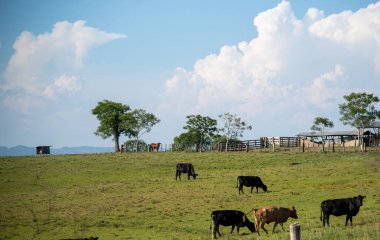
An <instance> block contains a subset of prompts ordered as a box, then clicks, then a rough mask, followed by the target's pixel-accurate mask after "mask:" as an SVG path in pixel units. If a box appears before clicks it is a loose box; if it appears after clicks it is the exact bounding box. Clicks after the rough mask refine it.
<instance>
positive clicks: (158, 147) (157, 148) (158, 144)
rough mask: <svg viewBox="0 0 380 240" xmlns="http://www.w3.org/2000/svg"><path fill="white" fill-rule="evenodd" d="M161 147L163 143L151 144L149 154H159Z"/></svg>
mask: <svg viewBox="0 0 380 240" xmlns="http://www.w3.org/2000/svg"><path fill="white" fill-rule="evenodd" d="M160 146H161V143H151V144H149V152H154V151H156V152H158V150H159V149H160Z"/></svg>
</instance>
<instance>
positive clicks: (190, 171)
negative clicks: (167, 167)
mask: <svg viewBox="0 0 380 240" xmlns="http://www.w3.org/2000/svg"><path fill="white" fill-rule="evenodd" d="M181 173H187V179H188V180H190V176H192V177H193V179H196V178H197V176H198V174H196V173H195V171H194V167H193V164H191V163H177V166H176V171H175V180H176V181H177V177H179V180H181Z"/></svg>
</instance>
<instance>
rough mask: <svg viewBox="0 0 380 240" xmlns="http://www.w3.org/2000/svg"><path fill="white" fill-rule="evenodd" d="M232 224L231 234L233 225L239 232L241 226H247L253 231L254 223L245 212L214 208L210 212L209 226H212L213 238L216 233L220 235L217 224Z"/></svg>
mask: <svg viewBox="0 0 380 240" xmlns="http://www.w3.org/2000/svg"><path fill="white" fill-rule="evenodd" d="M220 225H222V226H232V228H231V234H232V232H233V231H234V229H235V227H236V230H237V233H238V234H239V229H240V228H241V227H247V228H248V229H249V230H250V231H251V232H255V231H256V229H255V224H254V223H253V222H251V221H249V219H248V217H247V216H246V214H245V213H243V212H241V211H238V210H216V211H213V212H212V213H211V226H210V229H212V228H213V231H212V234H213V238H216V233H218V234H219V236H222V235H221V234H220V232H219V226H220Z"/></svg>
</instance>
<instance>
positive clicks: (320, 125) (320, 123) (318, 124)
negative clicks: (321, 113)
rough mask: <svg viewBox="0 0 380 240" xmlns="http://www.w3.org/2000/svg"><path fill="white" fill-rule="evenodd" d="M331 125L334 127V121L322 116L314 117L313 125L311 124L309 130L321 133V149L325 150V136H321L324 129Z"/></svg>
mask: <svg viewBox="0 0 380 240" xmlns="http://www.w3.org/2000/svg"><path fill="white" fill-rule="evenodd" d="M332 127H334V123H333V122H332V121H330V119H328V118H324V117H316V118H314V121H313V125H312V126H311V130H313V131H319V132H320V133H321V138H322V151H325V138H324V137H323V136H324V134H325V129H326V128H332Z"/></svg>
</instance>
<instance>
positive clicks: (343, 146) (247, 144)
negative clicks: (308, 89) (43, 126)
mask: <svg viewBox="0 0 380 240" xmlns="http://www.w3.org/2000/svg"><path fill="white" fill-rule="evenodd" d="M125 150H126V152H136V151H137V150H136V148H135V147H127V149H125V147H123V148H122V151H125ZM373 150H375V151H378V150H379V146H378V144H377V146H368V145H367V146H366V147H365V149H364V151H373ZM138 151H139V152H148V151H149V147H148V145H146V144H141V145H139V146H138ZM156 151H157V152H181V151H185V152H196V151H198V152H208V151H219V152H235V151H236V152H238V151H244V152H249V151H267V152H276V151H298V152H321V151H325V152H345V151H362V150H361V149H360V146H359V142H358V141H353V143H350V142H338V143H337V142H336V141H334V140H333V139H329V140H326V141H325V143H324V145H322V143H321V142H314V141H311V140H308V139H303V138H301V137H261V138H260V139H256V140H244V141H228V143H227V142H219V143H217V144H204V145H203V146H202V148H200V147H199V146H197V145H179V144H161V145H160V147H159V148H158V149H157V150H156Z"/></svg>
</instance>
